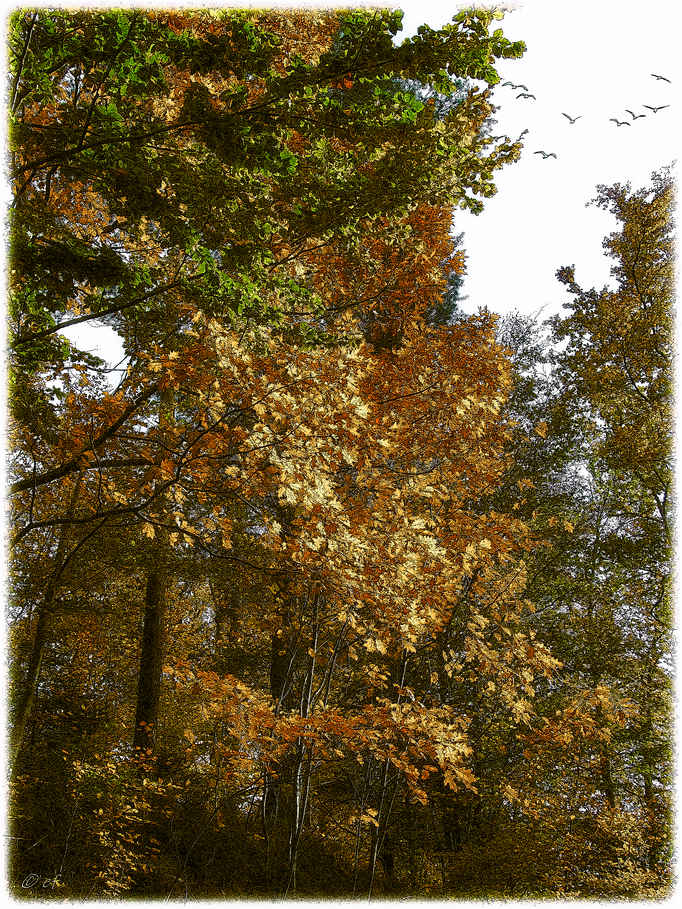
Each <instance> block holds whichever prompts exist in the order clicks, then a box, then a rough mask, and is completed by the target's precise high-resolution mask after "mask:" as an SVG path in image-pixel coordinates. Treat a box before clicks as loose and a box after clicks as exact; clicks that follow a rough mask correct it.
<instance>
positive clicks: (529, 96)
mask: <svg viewBox="0 0 682 909" xmlns="http://www.w3.org/2000/svg"><path fill="white" fill-rule="evenodd" d="M516 97H517V98H535V95H528V94H526V93H525V92H521V94H520V95H517V96H516ZM535 100H536V101H537V100H538V99H537V98H535Z"/></svg>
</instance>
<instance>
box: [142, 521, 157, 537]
mask: <svg viewBox="0 0 682 909" xmlns="http://www.w3.org/2000/svg"><path fill="white" fill-rule="evenodd" d="M142 533H143V534H144V535H145V536H147V537H149V539H150V540H153V539H154V537H155V536H156V531H155V530H154V527H153V526H152V525H151V524H145V525H144V527H143V528H142Z"/></svg>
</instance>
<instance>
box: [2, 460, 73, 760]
mask: <svg viewBox="0 0 682 909" xmlns="http://www.w3.org/2000/svg"><path fill="white" fill-rule="evenodd" d="M80 487H81V474H80V473H79V475H78V479H77V480H76V485H75V486H74V488H73V493H72V495H71V502H70V503H69V509H68V512H67V515H66V519H67V523H66V524H64V529H63V530H62V535H61V537H60V538H59V544H58V546H57V554H56V556H55V565H54V569H53V571H52V574H51V575H50V579H49V581H48V582H47V586H46V587H45V593H44V595H43V599H42V602H41V603H40V604H39V606H38V609H37V613H38V623H37V625H36V633H35V637H34V639H33V649H32V651H31V658H30V660H29V663H28V672H27V675H26V682H25V683H24V691H23V694H22V697H21V701H20V702H19V706H18V707H17V712H16V717H15V720H14V723H13V726H12V731H11V733H10V766H11V767H12V768H14V767H15V765H16V760H17V757H18V756H19V751H20V749H21V743H22V741H23V738H24V733H25V731H26V725H27V723H28V720H29V718H30V716H31V713H32V711H33V705H34V704H35V699H36V693H37V691H38V680H39V678H40V669H41V666H42V664H43V655H44V653H45V644H46V643H47V640H48V622H49V620H50V617H51V613H52V607H53V606H54V602H55V600H56V598H57V593H58V591H59V580H60V578H61V575H62V572H63V570H64V567H65V565H66V562H67V559H66V557H65V552H66V547H67V546H68V542H69V537H70V535H71V529H72V526H71V524H70V523H69V522H70V521H71V520H72V518H73V516H74V513H75V510H76V502H77V501H78V497H79V495H80Z"/></svg>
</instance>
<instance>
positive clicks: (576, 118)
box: [564, 114, 582, 124]
mask: <svg viewBox="0 0 682 909" xmlns="http://www.w3.org/2000/svg"><path fill="white" fill-rule="evenodd" d="M564 117H568V119H569V120H570V121H571V124H573V123H575V121H576V120H580V118H581V117H582V114H579V115H578V116H577V117H569V116H568V114H564Z"/></svg>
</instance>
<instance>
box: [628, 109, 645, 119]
mask: <svg viewBox="0 0 682 909" xmlns="http://www.w3.org/2000/svg"><path fill="white" fill-rule="evenodd" d="M625 110H626V111H627V112H628V113H629V114H630V116H631V117H632V119H633V120H639V118H640V117H646V114H633V112H632V111H631V110H628V108H627V107H626V108H625Z"/></svg>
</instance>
